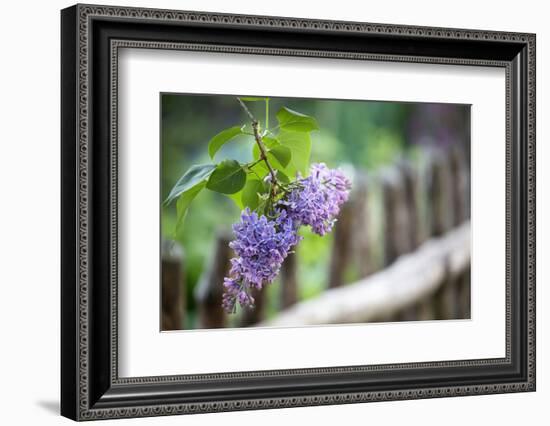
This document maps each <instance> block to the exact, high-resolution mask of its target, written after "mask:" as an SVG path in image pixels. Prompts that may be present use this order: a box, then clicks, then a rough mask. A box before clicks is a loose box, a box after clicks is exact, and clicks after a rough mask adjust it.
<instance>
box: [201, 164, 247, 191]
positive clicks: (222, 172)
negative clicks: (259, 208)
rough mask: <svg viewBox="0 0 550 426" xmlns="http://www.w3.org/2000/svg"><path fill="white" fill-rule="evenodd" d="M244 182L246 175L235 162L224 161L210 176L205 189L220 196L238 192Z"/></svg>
mask: <svg viewBox="0 0 550 426" xmlns="http://www.w3.org/2000/svg"><path fill="white" fill-rule="evenodd" d="M245 182H246V173H245V171H244V170H243V168H242V166H241V165H240V164H239V163H238V162H237V161H235V160H224V161H222V162H221V163H220V164H218V165H217V166H216V169H215V170H214V171H213V172H212V174H211V175H210V178H209V179H208V182H207V183H206V187H207V188H208V189H210V190H212V191H216V192H220V193H222V194H234V193H235V192H238V191H240V190H241V189H242V188H243V186H244V184H245Z"/></svg>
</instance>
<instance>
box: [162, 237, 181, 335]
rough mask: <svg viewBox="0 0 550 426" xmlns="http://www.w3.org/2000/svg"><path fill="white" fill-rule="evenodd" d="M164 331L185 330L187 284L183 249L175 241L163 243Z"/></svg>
mask: <svg viewBox="0 0 550 426" xmlns="http://www.w3.org/2000/svg"><path fill="white" fill-rule="evenodd" d="M161 257H162V272H161V281H162V325H161V327H162V330H163V331H168V330H181V329H182V328H184V310H185V283H184V258H183V249H182V248H181V246H180V245H179V244H178V243H176V242H175V241H168V240H163V241H162V247H161Z"/></svg>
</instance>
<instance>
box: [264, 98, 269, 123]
mask: <svg viewBox="0 0 550 426" xmlns="http://www.w3.org/2000/svg"><path fill="white" fill-rule="evenodd" d="M265 129H266V130H267V129H269V98H265Z"/></svg>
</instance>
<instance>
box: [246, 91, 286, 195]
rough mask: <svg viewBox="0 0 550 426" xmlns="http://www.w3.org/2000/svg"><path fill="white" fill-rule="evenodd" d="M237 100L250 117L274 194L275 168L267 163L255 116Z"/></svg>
mask: <svg viewBox="0 0 550 426" xmlns="http://www.w3.org/2000/svg"><path fill="white" fill-rule="evenodd" d="M237 101H239V103H240V104H241V106H242V108H243V109H244V112H246V115H248V117H249V118H250V120H251V121H252V130H253V132H254V139H255V140H256V144H257V145H258V148H259V149H260V159H262V160H264V162H265V164H266V166H267V168H268V170H269V174H270V175H271V183H272V186H271V188H272V195H275V193H274V191H275V187H276V186H277V185H278V182H277V175H276V174H275V170H273V167H271V164H269V161H268V160H267V152H266V150H265V145H264V143H263V140H262V136H261V135H260V132H259V131H258V124H259V123H258V120H256V117H254V115H253V114H252V113H251V112H250V110H249V109H248V107H247V106H246V105H245V103H244V102H243V101H241V99H240V98H237Z"/></svg>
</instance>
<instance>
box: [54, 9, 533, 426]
mask: <svg viewBox="0 0 550 426" xmlns="http://www.w3.org/2000/svg"><path fill="white" fill-rule="evenodd" d="M63 13H64V19H65V20H66V21H65V25H66V27H65V28H67V27H68V26H70V27H69V28H68V29H67V30H66V34H65V33H63V37H64V38H63V40H62V48H63V51H64V52H68V51H71V52H72V54H73V55H74V56H72V57H70V59H74V60H75V63H72V64H70V66H69V65H67V66H65V68H67V70H66V71H65V73H66V74H67V73H71V74H74V76H73V78H74V82H72V83H73V84H74V87H73V88H72V89H73V90H74V92H75V93H76V108H75V100H74V99H72V98H71V97H70V96H67V99H65V97H63V94H62V98H63V101H64V102H63V104H64V106H63V111H64V113H65V114H66V115H70V114H69V112H66V111H65V110H66V108H69V107H70V108H73V109H76V111H73V112H72V116H71V118H74V120H75V122H74V123H73V125H75V128H74V129H72V130H74V131H69V130H68V129H67V128H66V127H64V129H63V130H64V131H66V132H67V136H66V137H65V134H64V140H63V147H67V146H68V145H69V144H72V145H73V148H72V151H74V154H75V156H74V157H73V156H69V155H67V157H70V158H65V157H63V159H62V160H63V165H64V167H65V169H64V172H63V174H64V176H65V175H70V176H72V177H73V178H74V179H75V182H73V186H71V187H67V186H64V187H63V190H64V191H68V192H70V191H73V190H74V193H71V195H70V196H69V195H67V196H66V197H65V200H64V202H65V203H66V204H71V208H72V211H74V213H75V218H74V229H73V228H72V227H69V226H67V227H65V225H64V233H63V234H62V240H63V241H64V242H65V238H67V239H70V238H73V239H75V241H73V242H72V243H71V244H70V245H69V244H68V243H65V249H62V251H63V253H62V254H63V260H64V263H68V262H75V261H76V265H73V269H74V272H75V273H76V277H71V276H69V277H64V278H63V291H64V292H69V291H72V292H73V293H74V294H71V297H70V298H69V299H70V300H69V301H68V300H67V298H65V299H63V295H62V310H63V311H62V317H63V318H62V319H63V325H62V327H63V335H64V336H65V337H64V341H63V342H62V346H63V356H64V357H65V359H69V358H71V365H70V366H67V365H66V364H65V362H63V360H62V363H63V366H62V369H63V373H62V385H63V387H64V389H65V390H63V389H62V414H64V415H66V416H68V417H71V418H73V419H78V420H91V419H101V418H112V417H137V416H150V415H168V414H183V413H196V412H212V411H228V410H243V409H260V408H276V407H291V406H307V405H321V404H338V403H351V402H365V401H381V400H398V399H415V398H431V397H441V396H458V395H474V394H487V393H502V392H517V391H533V390H534V389H535V318H534V317H535V36H534V35H533V34H518V33H503V32H492V31H477V30H463V29H446V28H425V27H408V26H398V25H381V24H368V23H354V22H335V21H321V20H306V19H294V18H276V17H263V16H243V15H226V14H211V13H201V12H183V11H168V10H155V9H135V8H123V7H103V6H89V5H77V6H74V7H73V8H70V9H66V10H65V11H63ZM96 19H105V20H111V21H112V22H114V21H116V20H120V21H128V20H131V21H135V22H138V21H139V22H140V23H172V24H174V23H177V24H192V25H197V24H198V25H203V24H204V25H222V26H229V27H231V26H235V27H245V28H246V27H250V28H261V29H264V28H266V29H267V28H269V29H277V30H285V29H290V30H292V31H308V30H309V31H322V32H326V33H329V34H330V33H335V34H336V33H338V34H341V33H352V34H374V35H382V36H388V37H392V36H396V35H397V36H410V37H414V38H421V39H438V40H439V39H447V40H467V41H480V42H506V43H512V44H517V45H518V46H519V45H521V46H525V49H526V57H527V64H526V69H527V75H526V81H525V82H524V84H526V88H525V90H526V99H527V105H525V106H524V109H525V111H524V113H525V115H526V117H524V118H525V126H526V132H527V141H526V146H525V150H526V151H525V152H526V158H525V159H523V160H524V161H525V166H526V172H527V176H526V178H527V179H526V181H525V182H523V184H524V186H525V187H524V188H523V190H524V191H525V194H524V195H525V204H526V205H525V221H526V225H527V226H526V228H527V229H526V232H527V244H526V246H525V249H526V259H527V264H526V274H527V283H526V296H527V300H526V309H527V311H526V319H527V322H526V330H525V332H526V333H527V334H526V347H525V353H526V356H527V359H526V360H525V365H524V366H523V367H524V369H525V371H524V373H525V374H524V375H522V379H521V380H512V381H506V382H502V383H498V384H496V383H492V384H491V383H489V384H479V385H466V386H461V385H456V386H436V387H428V388H401V389H398V390H384V391H373V392H370V391H369V392H337V393H334V392H332V393H328V392H327V393H324V394H312V395H307V396H273V397H271V396H270V397H266V398H253V399H252V398H247V399H231V400H214V401H208V402H168V401H164V402H162V401H160V402H158V403H156V404H147V403H139V402H138V403H136V401H134V400H125V399H124V398H122V399H121V402H116V403H113V402H112V401H114V400H115V398H114V397H113V398H112V399H109V398H107V399H106V400H105V401H104V402H102V398H99V399H98V398H97V397H92V394H94V393H96V391H95V390H94V389H91V387H92V386H93V385H91V377H90V376H91V374H94V369H93V368H91V366H90V354H91V352H92V351H93V350H94V349H93V346H92V345H91V341H93V339H94V337H93V333H92V331H91V330H90V326H91V324H92V323H91V321H94V317H93V316H91V315H90V313H91V311H90V303H91V298H90V295H89V291H90V269H91V265H90V263H91V261H92V260H93V257H90V254H91V253H90V239H91V234H90V232H91V231H90V220H91V219H90V218H91V215H92V214H93V208H94V206H93V204H91V202H90V199H91V198H92V199H93V197H91V189H90V187H91V185H92V182H91V174H92V170H91V167H93V166H91V162H90V161H89V160H90V151H91V149H90V143H91V139H92V137H93V136H92V137H91V136H90V122H89V117H90V114H91V110H92V107H93V104H91V102H93V100H92V87H91V83H92V82H91V81H90V70H91V60H90V59H91V55H92V49H93V48H94V46H93V43H92V36H91V27H92V22H93V20H96ZM70 36H73V37H74V40H69V39H70ZM63 43H65V44H63ZM109 43H110V46H109V49H110V64H109V68H110V78H109V88H110V92H111V93H110V99H111V101H110V127H109V131H110V140H111V147H110V153H109V155H110V161H111V167H110V185H111V186H110V188H111V190H110V195H109V196H110V206H111V207H110V237H111V238H110V288H111V293H110V330H109V336H110V346H111V351H110V362H109V364H110V365H109V369H108V370H109V379H108V380H107V379H105V380H107V381H108V382H109V387H111V388H112V389H114V390H115V391H116V390H117V389H123V388H124V387H125V386H147V385H160V384H164V385H169V384H171V383H182V382H191V383H193V382H200V381H213V380H221V379H243V378H262V377H277V376H294V377H296V376H301V377H303V376H304V375H309V374H317V375H330V374H334V373H348V372H349V373H351V372H353V373H357V372H369V371H387V370H399V369H410V368H416V369H422V368H443V367H459V366H460V367H472V366H483V365H485V366H486V365H504V364H511V357H512V337H513V336H512V321H513V318H512V310H511V299H512V288H511V280H512V265H511V258H512V256H513V255H514V253H513V251H512V245H511V240H512V226H513V225H514V226H517V223H514V224H513V223H512V216H511V210H512V203H513V196H512V195H513V194H512V184H513V182H512V180H513V176H512V172H513V171H512V160H513V158H512V156H513V153H512V147H511V144H512V137H513V134H514V132H517V131H518V129H513V128H512V126H511V119H512V109H513V108H516V107H518V106H514V105H513V104H512V98H513V95H514V90H517V88H515V87H514V81H512V73H513V71H514V69H513V67H514V63H513V62H512V61H511V60H486V59H472V58H445V57H438V56H412V55H395V54H380V53H375V54H372V53H360V52H341V51H327V50H313V49H295V48H288V49H287V48H271V47H247V46H228V45H214V44H202V43H181V42H173V41H146V40H139V39H138V40H131V39H130V40H128V39H124V40H123V39H110V41H109ZM120 48H154V49H177V50H198V51H221V52H229V53H248V54H262V55H297V56H314V57H327V58H341V59H361V60H375V61H380V60H384V61H397V62H425V63H445V64H457V65H482V66H496V67H504V68H505V69H506V87H507V89H506V90H507V91H506V111H507V112H506V114H507V117H506V123H507V129H506V135H507V136H506V138H507V141H506V142H507V143H506V147H507V148H506V149H507V152H506V163H507V164H506V173H507V177H506V199H507V201H506V202H507V211H506V228H507V229H506V245H507V247H506V281H507V283H506V303H507V306H506V323H507V324H506V357H505V358H503V359H483V360H464V361H451V362H433V363H415V364H393V365H381V366H353V367H328V368H320V369H305V370H304V369H302V370H274V371H262V372H243V373H222V374H208V375H192V376H162V377H143V378H142V377H140V378H125V379H123V378H119V377H118V373H117V371H118V368H117V363H118V361H117V344H118V343H117V342H118V338H117V333H118V331H117V209H116V205H117V197H118V194H117V192H118V188H117V167H116V164H117V126H116V122H117V87H118V74H117V72H118V50H119V49H120ZM67 56H69V55H67ZM518 84H522V82H518ZM65 90H66V92H65V93H67V89H65ZM69 92H70V93H69V94H73V93H72V92H71V91H70V90H69ZM67 103H70V106H69V105H66V104H67ZM519 108H520V109H521V106H519ZM73 116H74V117H73ZM69 162H70V165H67V164H68V163H69ZM517 178H518V177H517V176H515V177H514V179H517ZM519 184H520V185H521V182H520V183H519ZM521 189H522V188H521V186H520V190H521ZM63 210H64V212H65V211H67V212H68V211H69V207H67V208H66V207H65V205H64V207H63ZM73 231H74V232H73ZM92 238H93V237H92ZM67 272H70V271H67ZM515 278H516V279H517V278H518V277H515ZM69 288H71V289H72V290H69ZM516 297H517V295H516ZM73 299H74V300H73ZM70 302H74V305H72V306H70V307H69V306H67V305H68V304H69V303H70ZM68 321H72V322H73V324H72V325H71V327H69V329H67V326H66V324H65V323H66V322H68ZM72 332H74V333H75V334H74V335H72ZM68 335H71V336H70V337H68ZM75 353H76V354H77V356H76V357H75V356H74V354H75ZM73 358H74V359H73ZM94 386H95V385H94ZM71 392H73V393H74V397H73V396H69V393H71Z"/></svg>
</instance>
